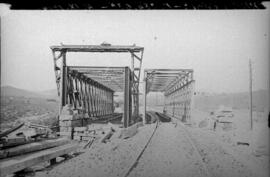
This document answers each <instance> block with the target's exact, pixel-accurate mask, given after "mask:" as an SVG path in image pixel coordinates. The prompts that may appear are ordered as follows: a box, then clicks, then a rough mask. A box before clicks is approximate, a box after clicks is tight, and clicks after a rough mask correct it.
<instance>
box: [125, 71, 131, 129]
mask: <svg viewBox="0 0 270 177" xmlns="http://www.w3.org/2000/svg"><path fill="white" fill-rule="evenodd" d="M124 78H125V81H124V82H125V90H124V127H125V128H127V127H128V126H129V125H130V117H131V111H132V110H131V109H130V107H131V99H130V97H131V90H130V88H131V87H130V86H131V85H130V70H129V68H128V67H125V72H124Z"/></svg>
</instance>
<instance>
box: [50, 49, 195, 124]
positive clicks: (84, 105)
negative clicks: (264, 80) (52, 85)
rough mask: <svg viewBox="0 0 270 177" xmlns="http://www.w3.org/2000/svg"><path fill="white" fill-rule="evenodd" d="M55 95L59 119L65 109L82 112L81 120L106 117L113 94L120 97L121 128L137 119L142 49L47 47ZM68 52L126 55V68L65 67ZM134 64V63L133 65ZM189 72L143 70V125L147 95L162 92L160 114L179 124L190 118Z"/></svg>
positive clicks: (110, 109) (111, 105)
mask: <svg viewBox="0 0 270 177" xmlns="http://www.w3.org/2000/svg"><path fill="white" fill-rule="evenodd" d="M51 50H52V54H53V61H54V71H55V78H56V84H57V90H58V95H59V96H60V106H59V108H60V109H59V115H60V114H61V111H62V108H63V107H64V106H65V105H67V104H68V105H72V108H73V109H75V110H76V109H78V110H81V111H82V112H83V115H84V117H86V118H89V119H92V118H100V119H102V118H103V119H104V117H105V118H106V117H109V116H110V115H112V114H113V113H114V93H115V92H123V93H124V111H123V119H124V121H123V123H124V127H128V126H130V125H132V124H133V123H134V121H135V119H136V118H137V117H138V116H139V83H140V73H141V66H142V59H143V53H144V48H143V47H139V46H135V45H132V46H117V45H107V44H106V45H103V44H102V45H60V46H51ZM68 52H89V53H93V52H99V53H105V52H114V53H130V55H131V58H130V61H131V64H130V67H128V66H126V67H108V66H105V67H96V66H68V65H67V64H66V63H67V62H66V60H67V58H66V54H67V53H68ZM135 61H136V62H135ZM194 84H195V81H194V80H193V70H192V69H145V70H144V79H143V105H144V108H143V122H144V123H145V115H146V103H147V99H146V98H147V94H148V93H149V92H163V93H164V96H165V105H164V113H166V114H167V115H169V116H174V117H177V118H179V119H181V120H182V121H188V120H190V117H191V109H192V95H193V94H194Z"/></svg>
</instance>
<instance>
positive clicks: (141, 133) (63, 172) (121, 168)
mask: <svg viewBox="0 0 270 177" xmlns="http://www.w3.org/2000/svg"><path fill="white" fill-rule="evenodd" d="M154 128H155V124H152V125H146V126H144V127H139V128H138V133H137V134H136V135H135V136H133V137H132V138H128V139H124V140H122V139H119V138H118V136H119V131H117V132H116V133H115V134H114V135H113V136H112V138H111V141H110V142H108V143H106V144H104V143H95V144H93V146H92V147H91V148H89V149H87V150H86V152H85V153H83V154H81V155H79V156H77V157H75V158H73V159H70V160H68V161H66V162H63V163H62V164H59V165H57V166H55V167H54V168H52V169H49V170H47V171H42V172H36V174H35V176H37V177H44V176H54V177H86V176H92V177H95V176H96V177H103V176H104V177H105V176H110V177H111V176H112V177H113V176H124V175H125V174H126V173H127V171H128V169H129V168H130V167H131V165H132V164H133V163H134V162H135V160H136V158H137V156H138V154H139V153H140V152H141V150H142V149H143V148H144V146H145V145H146V143H147V141H148V139H149V138H150V136H151V135H152V133H153V130H154Z"/></svg>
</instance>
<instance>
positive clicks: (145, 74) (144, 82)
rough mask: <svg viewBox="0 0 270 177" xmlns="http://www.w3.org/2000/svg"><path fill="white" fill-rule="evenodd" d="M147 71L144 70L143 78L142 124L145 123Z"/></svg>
mask: <svg viewBox="0 0 270 177" xmlns="http://www.w3.org/2000/svg"><path fill="white" fill-rule="evenodd" d="M146 89H147V72H144V79H143V111H142V113H143V124H145V123H146V106H147V105H146V96H147V92H146V91H147V90H146Z"/></svg>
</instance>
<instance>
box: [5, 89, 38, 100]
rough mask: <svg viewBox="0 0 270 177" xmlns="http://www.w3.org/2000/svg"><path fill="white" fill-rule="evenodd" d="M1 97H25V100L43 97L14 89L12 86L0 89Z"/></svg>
mask: <svg viewBox="0 0 270 177" xmlns="http://www.w3.org/2000/svg"><path fill="white" fill-rule="evenodd" d="M1 96H13V97H26V98H36V97H43V96H42V95H41V94H39V93H36V92H32V91H28V90H24V89H19V88H15V87H12V86H2V87H1Z"/></svg>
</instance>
